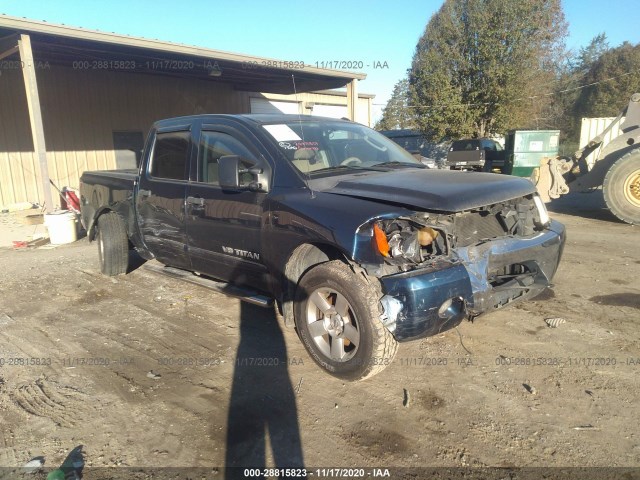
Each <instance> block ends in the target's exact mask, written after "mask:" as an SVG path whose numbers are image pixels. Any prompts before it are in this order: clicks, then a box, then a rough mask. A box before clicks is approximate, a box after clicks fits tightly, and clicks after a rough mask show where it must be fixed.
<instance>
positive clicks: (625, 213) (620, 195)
mask: <svg viewBox="0 0 640 480" xmlns="http://www.w3.org/2000/svg"><path fill="white" fill-rule="evenodd" d="M602 193H603V195H604V201H605V202H606V203H607V207H609V210H611V212H612V213H613V214H614V215H615V216H616V217H618V218H619V219H620V220H622V221H623V222H627V223H631V224H634V225H638V224H640V149H637V150H633V151H631V152H629V153H627V154H626V155H623V156H622V157H620V158H619V159H618V160H616V162H615V163H614V164H613V165H612V166H611V168H609V171H608V172H607V175H606V176H605V177H604V182H603V184H602Z"/></svg>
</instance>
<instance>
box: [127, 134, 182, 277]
mask: <svg viewBox="0 0 640 480" xmlns="http://www.w3.org/2000/svg"><path fill="white" fill-rule="evenodd" d="M192 153H194V152H192V139H191V128H190V125H183V126H176V127H171V128H166V129H159V130H158V131H157V132H156V135H155V140H154V143H153V145H152V148H151V152H150V154H149V157H150V158H149V159H148V161H147V162H146V168H145V169H144V170H143V171H142V172H141V174H140V186H139V188H138V193H137V197H136V212H137V216H138V225H139V227H140V233H141V235H142V237H143V240H144V243H145V244H146V246H147V248H148V249H149V251H150V252H151V253H153V255H155V257H156V258H157V259H158V260H159V261H160V262H162V263H164V264H166V265H171V266H175V267H179V268H190V266H191V263H190V260H189V255H188V253H187V234H186V224H185V197H186V192H187V184H188V178H189V168H190V161H191V155H192Z"/></svg>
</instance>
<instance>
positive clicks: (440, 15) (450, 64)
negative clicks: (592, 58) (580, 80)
mask: <svg viewBox="0 0 640 480" xmlns="http://www.w3.org/2000/svg"><path fill="white" fill-rule="evenodd" d="M565 37H566V22H565V20H564V13H563V11H562V6H561V3H560V0H545V1H541V0H518V1H513V0H445V2H444V4H443V6H442V7H441V8H440V10H439V11H438V12H436V14H434V16H433V17H432V18H431V20H430V21H429V23H428V24H427V26H426V29H425V32H424V34H423V36H422V37H421V38H420V40H419V41H418V44H417V46H416V51H415V54H414V57H413V62H412V67H411V70H410V74H409V82H410V92H411V103H412V105H413V106H414V107H415V108H414V109H413V110H414V111H415V118H416V121H417V123H418V127H419V128H420V130H422V131H423V133H424V134H425V135H427V136H428V137H429V138H431V139H434V140H439V139H441V138H443V137H450V138H460V137H467V136H475V137H482V136H487V135H489V134H492V133H504V131H505V130H506V129H510V128H518V127H529V126H535V124H536V120H537V117H539V116H540V114H541V112H543V111H544V109H545V107H546V105H548V104H549V103H550V101H551V99H550V98H549V96H548V95H545V93H548V92H549V91H550V90H551V88H552V85H553V82H554V80H555V77H556V71H555V68H556V60H557V58H558V55H559V54H560V52H562V51H564V38H565Z"/></svg>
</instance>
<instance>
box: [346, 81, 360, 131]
mask: <svg viewBox="0 0 640 480" xmlns="http://www.w3.org/2000/svg"><path fill="white" fill-rule="evenodd" d="M357 105H358V80H357V79H355V78H354V79H353V80H351V82H349V83H348V84H347V115H348V116H349V120H351V121H352V122H355V121H356V107H357Z"/></svg>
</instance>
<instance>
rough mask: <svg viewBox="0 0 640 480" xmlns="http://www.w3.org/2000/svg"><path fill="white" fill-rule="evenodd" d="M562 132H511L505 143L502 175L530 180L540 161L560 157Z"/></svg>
mask: <svg viewBox="0 0 640 480" xmlns="http://www.w3.org/2000/svg"><path fill="white" fill-rule="evenodd" d="M559 138H560V130H511V131H509V133H508V134H507V138H506V141H505V148H504V149H505V151H506V159H505V165H504V169H503V171H502V173H506V174H507V175H515V176H517V177H526V178H529V177H531V175H532V174H533V171H534V170H535V169H536V168H539V167H540V160H542V159H543V158H545V157H556V156H558V140H559Z"/></svg>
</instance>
